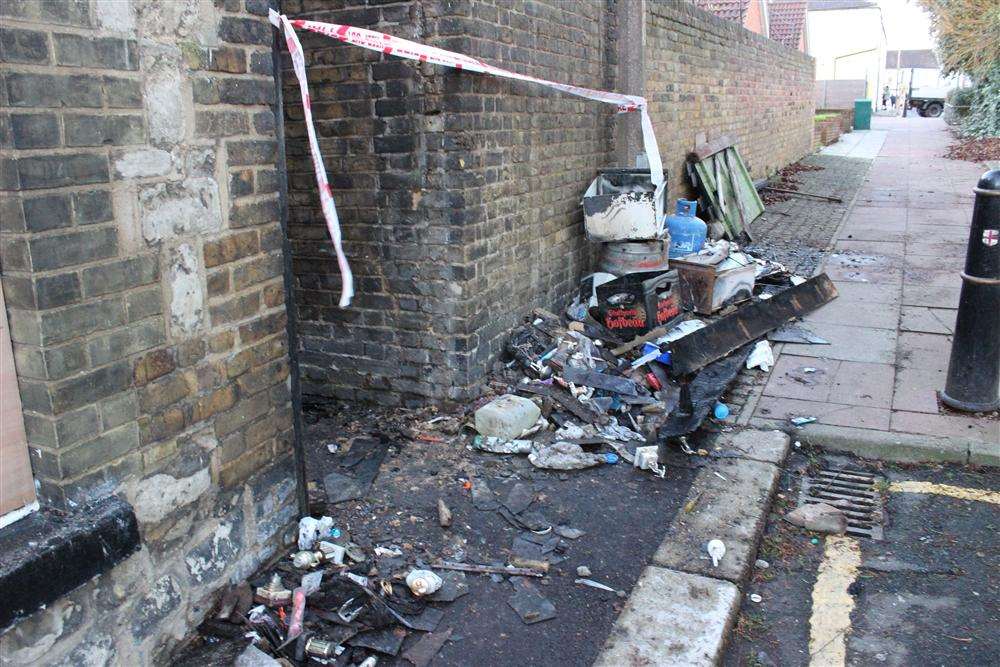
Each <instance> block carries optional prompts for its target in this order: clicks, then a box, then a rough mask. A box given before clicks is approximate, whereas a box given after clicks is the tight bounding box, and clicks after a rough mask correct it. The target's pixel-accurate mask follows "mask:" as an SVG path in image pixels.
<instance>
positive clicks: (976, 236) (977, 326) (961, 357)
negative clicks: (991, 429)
mask: <svg viewBox="0 0 1000 667" xmlns="http://www.w3.org/2000/svg"><path fill="white" fill-rule="evenodd" d="M975 193H976V205H975V208H974V209H973V210H972V230H971V231H970V232H969V245H968V249H967V250H966V251H965V271H963V272H962V295H961V297H960V299H959V302H958V316H957V318H956V320H955V335H954V338H953V339H952V343H951V360H950V361H949V363H948V380H947V382H946V384H945V389H944V391H942V392H941V401H942V402H943V403H944V404H945V405H947V406H949V407H952V408H955V409H956V410H964V411H966V412H987V411H989V410H995V409H997V407H1000V397H998V394H997V392H998V389H1000V387H998V385H1000V169H994V170H993V171H988V172H986V173H985V174H983V176H982V178H980V179H979V185H978V187H976V188H975Z"/></svg>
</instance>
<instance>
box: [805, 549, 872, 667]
mask: <svg viewBox="0 0 1000 667" xmlns="http://www.w3.org/2000/svg"><path fill="white" fill-rule="evenodd" d="M860 566H861V545H860V544H858V541H857V540H856V539H854V538H853V537H838V536H829V537H827V538H826V546H825V548H824V551H823V562H822V563H820V565H819V572H818V574H817V576H816V584H815V585H814V586H813V592H812V616H811V617H810V618H809V666H810V667H842V666H843V665H844V663H845V660H846V658H847V633H848V632H849V631H850V629H851V611H852V610H853V609H854V598H853V597H851V594H850V593H848V592H847V590H848V589H849V588H850V587H851V584H853V583H854V580H855V579H857V576H858V568H859V567H860Z"/></svg>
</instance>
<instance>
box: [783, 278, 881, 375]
mask: <svg viewBox="0 0 1000 667" xmlns="http://www.w3.org/2000/svg"><path fill="white" fill-rule="evenodd" d="M838 289H839V286H838ZM809 328H810V329H812V331H813V333H815V334H816V335H817V336H821V337H822V338H825V339H827V340H828V341H830V344H829V345H801V344H798V343H786V344H785V346H784V351H785V352H786V353H787V354H795V355H799V356H802V357H815V358H819V359H840V360H842V361H863V362H868V363H874V364H891V363H893V362H894V361H895V359H896V331H895V329H869V328H866V327H855V326H845V325H843V324H829V323H827V322H813V321H809Z"/></svg>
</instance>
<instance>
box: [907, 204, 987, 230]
mask: <svg viewBox="0 0 1000 667" xmlns="http://www.w3.org/2000/svg"><path fill="white" fill-rule="evenodd" d="M906 221H907V223H909V224H916V225H948V226H949V227H964V228H966V229H968V228H969V227H971V226H972V210H971V209H967V208H965V207H962V206H956V207H952V208H944V209H941V208H912V209H909V211H908V213H907V217H906ZM966 236H968V232H966Z"/></svg>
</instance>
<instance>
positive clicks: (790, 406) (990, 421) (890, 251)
mask: <svg viewBox="0 0 1000 667" xmlns="http://www.w3.org/2000/svg"><path fill="white" fill-rule="evenodd" d="M872 128H873V129H872V131H871V132H867V133H859V132H855V133H851V134H848V135H845V136H844V138H843V139H842V141H841V142H839V143H838V144H835V145H834V146H832V147H829V148H828V149H827V150H825V151H824V154H825V155H830V156H839V157H841V158H842V159H844V157H845V156H855V157H854V158H852V159H859V160H863V159H865V157H866V156H870V155H872V154H873V153H875V152H876V151H877V154H875V156H874V159H873V161H872V163H871V168H870V169H869V170H868V173H867V176H866V177H865V179H864V181H863V183H862V185H861V186H860V189H859V190H858V191H857V193H856V196H855V197H854V200H853V204H852V205H851V206H850V207H849V209H848V210H847V212H846V215H845V217H844V220H843V222H842V223H841V225H840V227H839V229H837V230H836V232H835V234H834V237H833V241H832V252H831V253H830V254H828V255H826V256H825V258H824V259H823V261H822V265H821V267H820V269H819V270H820V271H825V272H826V273H827V274H828V275H829V276H830V277H831V278H832V279H833V280H834V283H835V284H836V286H837V289H838V292H839V297H838V298H837V299H836V300H835V301H833V302H831V303H830V304H827V305H826V306H824V307H822V308H820V309H819V310H817V311H816V312H814V313H812V314H810V315H808V316H806V317H805V318H804V320H805V323H806V324H807V326H808V327H809V328H810V329H811V330H812V331H813V332H814V333H816V334H817V335H819V336H821V337H823V338H826V339H828V340H829V341H830V344H829V345H802V344H782V345H780V346H778V347H777V349H776V351H777V352H778V358H777V363H776V365H775V367H774V369H773V371H772V373H771V375H770V377H769V378H768V380H767V381H766V383H765V384H764V386H763V388H762V390H761V391H760V392H759V395H757V396H756V397H755V398H754V400H753V401H751V402H750V403H751V405H750V407H749V408H748V409H747V410H746V411H745V413H744V414H745V415H747V416H748V418H747V419H745V421H748V422H749V423H750V424H751V425H756V426H758V427H762V428H768V427H774V426H775V425H784V427H785V428H787V427H788V426H787V424H788V421H787V420H788V419H790V418H792V417H815V418H816V423H815V425H808V426H805V427H804V428H803V429H801V431H800V432H797V433H796V437H799V438H801V439H808V440H809V441H810V442H813V443H814V444H819V445H823V446H826V447H828V448H834V449H840V450H848V451H856V452H857V453H859V454H863V455H866V456H870V457H875V458H885V459H895V460H908V461H914V460H951V461H956V462H961V463H964V462H969V461H971V462H973V463H978V464H984V465H1000V419H998V415H997V413H996V412H994V413H990V414H978V415H977V414H964V413H960V412H956V411H952V410H949V409H946V408H944V407H942V406H941V404H940V403H939V401H938V398H937V392H938V391H939V390H941V389H943V388H944V383H945V378H946V375H947V370H948V360H949V355H950V350H951V335H952V331H953V325H954V321H955V315H956V312H957V307H958V298H959V293H960V290H961V285H962V280H961V278H960V277H959V272H960V271H961V270H962V268H963V265H964V258H965V249H966V244H967V242H968V235H969V228H970V225H971V219H972V206H973V201H974V196H973V194H972V187H973V186H975V184H976V182H977V181H978V179H979V176H980V175H981V174H982V173H983V171H985V169H986V167H985V165H979V164H975V163H970V162H962V161H955V160H947V159H945V158H943V157H941V155H942V154H943V153H944V151H945V149H946V147H947V146H948V145H949V144H950V143H951V141H952V137H951V135H950V133H949V131H948V130H947V126H946V125H945V124H944V122H943V121H942V120H940V119H932V118H921V117H919V116H915V117H909V118H895V117H876V118H874V119H873V120H872ZM854 135H859V137H854ZM852 137H854V138H852ZM767 242H770V239H767Z"/></svg>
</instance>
